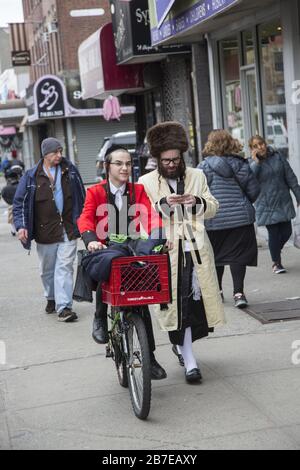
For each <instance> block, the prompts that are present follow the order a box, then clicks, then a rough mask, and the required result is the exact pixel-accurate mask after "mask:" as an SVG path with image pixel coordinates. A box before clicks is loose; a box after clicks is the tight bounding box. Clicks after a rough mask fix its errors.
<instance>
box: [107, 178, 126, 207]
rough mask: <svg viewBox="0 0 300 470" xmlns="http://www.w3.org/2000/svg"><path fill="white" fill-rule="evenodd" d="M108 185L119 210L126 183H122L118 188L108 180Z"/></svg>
mask: <svg viewBox="0 0 300 470" xmlns="http://www.w3.org/2000/svg"><path fill="white" fill-rule="evenodd" d="M109 187H110V191H111V193H112V194H113V195H114V196H115V204H116V206H117V208H118V209H119V211H120V210H121V209H122V206H123V198H122V196H124V193H125V191H126V183H124V184H122V186H120V187H119V188H117V187H116V186H115V185H114V184H113V183H112V182H111V181H110V182H109Z"/></svg>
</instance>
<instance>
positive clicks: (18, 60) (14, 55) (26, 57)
mask: <svg viewBox="0 0 300 470" xmlns="http://www.w3.org/2000/svg"><path fill="white" fill-rule="evenodd" d="M11 62H12V66H13V67H27V66H29V65H31V58H30V51H12V52H11Z"/></svg>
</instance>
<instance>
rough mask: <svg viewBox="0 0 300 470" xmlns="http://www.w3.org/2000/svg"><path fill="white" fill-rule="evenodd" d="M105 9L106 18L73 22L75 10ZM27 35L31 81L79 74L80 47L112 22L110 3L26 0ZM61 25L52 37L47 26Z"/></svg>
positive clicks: (84, 0)
mask: <svg viewBox="0 0 300 470" xmlns="http://www.w3.org/2000/svg"><path fill="white" fill-rule="evenodd" d="M86 8H103V9H104V10H105V14H104V15H103V16H92V17H80V18H73V17H71V16H70V11H71V10H79V9H86ZM23 10H24V21H25V24H26V34H27V38H28V43H29V49H30V51H31V57H32V66H31V70H30V78H31V81H35V80H37V79H38V78H39V77H41V76H42V75H46V74H49V73H50V74H54V75H57V74H58V73H59V72H61V71H63V70H78V68H79V65H78V58H77V52H78V47H79V45H80V43H81V42H82V41H84V39H86V38H87V37H88V36H89V35H91V34H92V33H94V32H95V31H96V30H97V29H99V28H100V27H101V25H103V24H105V23H107V22H109V21H111V14H110V6H109V1H108V0H89V2H86V0H64V1H62V0H59V1H57V0H36V1H32V0H23ZM51 23H54V24H57V32H51V33H49V32H48V31H49V30H48V27H47V25H49V24H51Z"/></svg>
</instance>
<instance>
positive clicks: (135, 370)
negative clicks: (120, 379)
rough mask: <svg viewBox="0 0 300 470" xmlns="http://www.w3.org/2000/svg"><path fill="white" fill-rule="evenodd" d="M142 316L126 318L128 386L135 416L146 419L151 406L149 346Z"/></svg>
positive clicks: (136, 315) (134, 315)
mask: <svg viewBox="0 0 300 470" xmlns="http://www.w3.org/2000/svg"><path fill="white" fill-rule="evenodd" d="M141 315H142V314H137V313H131V314H130V315H128V316H127V323H128V330H127V341H128V355H129V367H128V384H129V391H130V399H131V403H132V407H133V411H134V413H135V415H136V416H137V417H138V418H139V419H146V418H147V416H148V414H149V411H150V404H151V368H150V353H149V344H148V338H147V334H146V328H145V324H144V321H143V318H142V316H141Z"/></svg>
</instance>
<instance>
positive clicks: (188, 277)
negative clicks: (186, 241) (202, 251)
mask: <svg viewBox="0 0 300 470" xmlns="http://www.w3.org/2000/svg"><path fill="white" fill-rule="evenodd" d="M185 260H186V264H185V266H184V265H183V258H182V257H181V263H180V267H179V275H178V287H179V288H178V290H177V292H178V294H177V295H178V309H180V312H181V328H180V330H175V331H169V338H170V342H171V343H172V344H179V345H180V346H182V345H183V343H184V335H185V330H186V328H189V327H190V328H191V330H192V342H194V341H196V340H197V339H200V338H204V337H205V336H208V333H209V332H212V331H213V328H208V324H207V318H206V313H205V308H204V304H203V300H202V296H201V298H200V300H194V299H193V293H192V275H193V267H194V264H193V260H192V256H191V253H190V252H186V253H185Z"/></svg>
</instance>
